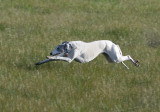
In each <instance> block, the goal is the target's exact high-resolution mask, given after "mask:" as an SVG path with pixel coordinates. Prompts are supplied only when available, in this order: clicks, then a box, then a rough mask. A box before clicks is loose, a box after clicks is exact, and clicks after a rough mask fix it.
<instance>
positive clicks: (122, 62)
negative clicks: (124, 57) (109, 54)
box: [122, 61, 129, 69]
mask: <svg viewBox="0 0 160 112" xmlns="http://www.w3.org/2000/svg"><path fill="white" fill-rule="evenodd" d="M122 64H123V65H124V66H125V67H126V68H127V69H129V68H128V66H127V65H126V64H124V62H123V61H122Z"/></svg>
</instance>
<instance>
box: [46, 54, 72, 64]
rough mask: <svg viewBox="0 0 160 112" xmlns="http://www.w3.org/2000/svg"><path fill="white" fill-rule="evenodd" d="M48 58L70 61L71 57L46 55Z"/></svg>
mask: <svg viewBox="0 0 160 112" xmlns="http://www.w3.org/2000/svg"><path fill="white" fill-rule="evenodd" d="M47 58H48V59H51V60H62V61H67V62H69V63H71V62H72V59H70V58H68V57H60V56H47Z"/></svg>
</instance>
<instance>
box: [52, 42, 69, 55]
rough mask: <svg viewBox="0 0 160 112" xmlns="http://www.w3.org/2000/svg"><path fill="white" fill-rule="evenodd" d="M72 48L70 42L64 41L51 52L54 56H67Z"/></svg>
mask: <svg viewBox="0 0 160 112" xmlns="http://www.w3.org/2000/svg"><path fill="white" fill-rule="evenodd" d="M70 50H71V46H70V44H69V43H68V42H66V41H65V42H63V43H62V44H61V45H58V46H57V47H56V48H55V49H54V50H53V51H52V52H51V53H50V55H52V56H65V55H66V54H67V53H68V52H69V51H70Z"/></svg>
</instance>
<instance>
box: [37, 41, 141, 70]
mask: <svg viewBox="0 0 160 112" xmlns="http://www.w3.org/2000/svg"><path fill="white" fill-rule="evenodd" d="M99 54H103V55H104V56H105V57H106V59H107V61H108V62H110V63H122V64H123V65H124V66H125V67H126V68H127V69H129V68H128V66H127V65H125V64H124V61H127V60H130V61H131V62H132V63H133V64H134V65H135V66H137V67H138V66H139V64H138V61H137V60H133V59H132V58H131V56H130V55H127V56H123V55H122V51H121V49H120V47H119V45H116V44H115V43H113V42H112V41H109V40H98V41H93V42H89V43H86V42H83V41H70V42H66V41H65V42H63V43H62V44H61V45H58V46H57V47H56V48H55V50H53V51H52V52H51V53H50V55H51V56H47V59H46V60H44V61H41V62H38V63H36V65H40V64H43V63H46V62H49V61H59V60H61V61H67V62H69V63H71V62H72V61H73V60H75V61H78V62H80V63H87V62H89V61H92V60H93V59H94V58H96V57H97V56H98V55H99Z"/></svg>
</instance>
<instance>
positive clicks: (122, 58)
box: [116, 55, 139, 67]
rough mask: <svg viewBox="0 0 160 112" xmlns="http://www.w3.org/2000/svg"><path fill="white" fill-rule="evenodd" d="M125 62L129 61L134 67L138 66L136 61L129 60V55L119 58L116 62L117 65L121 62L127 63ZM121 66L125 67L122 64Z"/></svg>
mask: <svg viewBox="0 0 160 112" xmlns="http://www.w3.org/2000/svg"><path fill="white" fill-rule="evenodd" d="M127 60H130V61H131V62H132V63H133V64H134V65H135V66H137V67H138V66H139V64H138V61H135V60H133V59H132V58H131V56H130V55H127V56H119V57H118V58H117V60H116V62H117V63H120V62H123V61H127ZM122 64H123V65H125V64H124V63H122Z"/></svg>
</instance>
